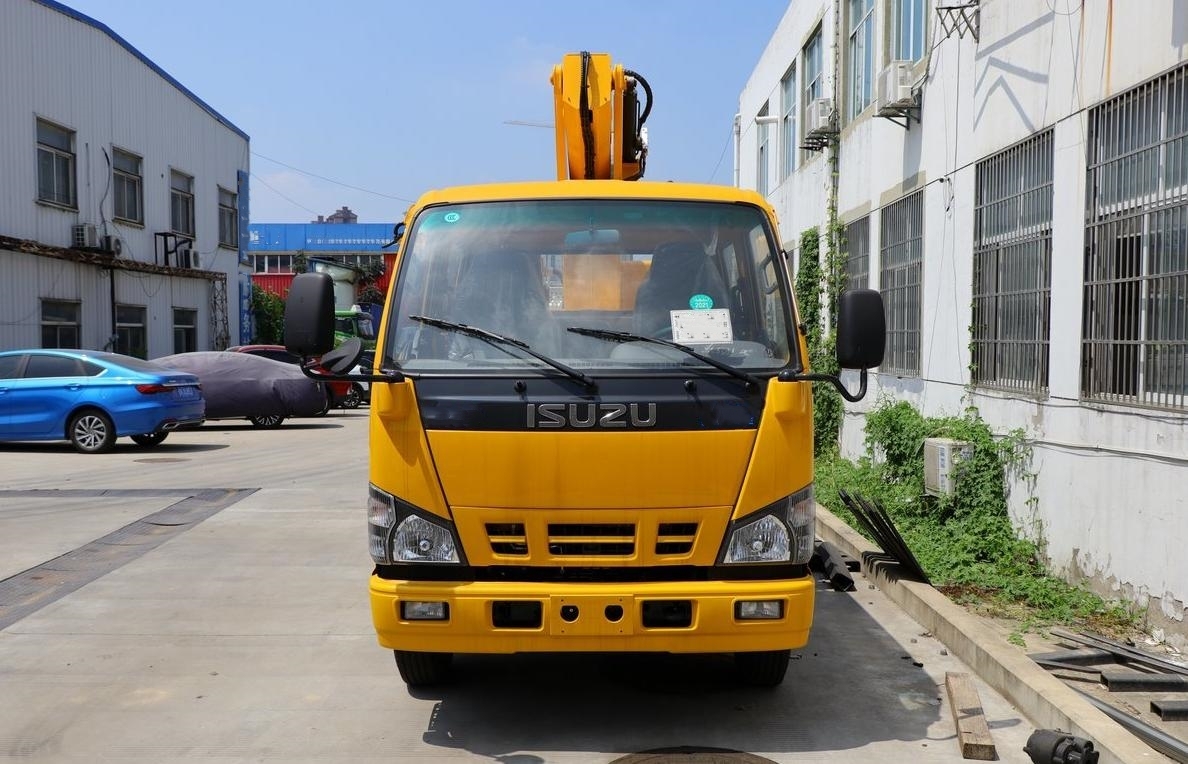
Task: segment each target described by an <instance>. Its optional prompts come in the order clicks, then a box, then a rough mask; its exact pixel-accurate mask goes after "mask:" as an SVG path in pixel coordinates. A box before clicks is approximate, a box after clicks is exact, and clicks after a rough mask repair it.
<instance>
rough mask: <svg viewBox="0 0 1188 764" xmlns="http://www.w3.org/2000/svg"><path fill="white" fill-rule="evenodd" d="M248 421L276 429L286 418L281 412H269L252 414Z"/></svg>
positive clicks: (269, 428) (258, 425) (257, 425)
mask: <svg viewBox="0 0 1188 764" xmlns="http://www.w3.org/2000/svg"><path fill="white" fill-rule="evenodd" d="M248 421H249V422H251V423H252V424H254V425H255V426H256V427H263V428H265V429H267V430H274V429H276V428H277V427H280V426H281V422H283V421H285V418H284V417H283V416H281V415H280V414H269V415H267V416H250V417H248Z"/></svg>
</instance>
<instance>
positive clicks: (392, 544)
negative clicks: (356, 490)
mask: <svg viewBox="0 0 1188 764" xmlns="http://www.w3.org/2000/svg"><path fill="white" fill-rule="evenodd" d="M367 535H368V541H369V544H368V546H369V547H370V550H371V559H373V560H375V562H376V563H378V564H380V565H391V564H397V563H438V564H461V563H462V562H463V557H462V547H461V545H460V544H459V543H458V537H457V535H456V534H455V533H454V527H453V524H451V523H450V522H449V521H448V520H444V519H442V518H439V517H437V516H436V515H431V514H429V513H428V512H425V511H424V510H421V509H419V508H417V507H415V506H413V505H412V504H409V503H408V502H406V501H401V500H400V499H398V498H396V497H395V496H393V495H392V494H390V493H388V492H387V491H383V490H381V489H379V488H377V487H376V486H374V485H372V486H369V487H368V492H367Z"/></svg>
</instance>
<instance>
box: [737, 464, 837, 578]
mask: <svg viewBox="0 0 1188 764" xmlns="http://www.w3.org/2000/svg"><path fill="white" fill-rule="evenodd" d="M816 520H817V509H816V503H815V502H814V500H813V486H812V485H811V484H810V485H808V486H807V487H805V488H803V489H801V490H799V491H797V492H796V493H794V494H792V495H791V496H786V497H784V498H782V499H780V500H779V501H776V502H772V503H771V504H768V505H767V506H766V507H764V508H763V509H761V510H759V511H758V512H755V513H753V514H750V515H747V516H746V517H744V518H742V519H741V520H737V521H735V522H734V523H732V524H731V527H730V531H729V534H728V536H727V538H726V546H725V550H724V551H723V553H722V564H724V565H736V564H748V563H750V564H755V563H769V562H787V563H792V564H795V565H805V564H807V563H808V561H809V559H810V558H811V557H812V556H813V541H814V540H815V534H816Z"/></svg>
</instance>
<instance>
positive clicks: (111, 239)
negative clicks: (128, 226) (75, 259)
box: [99, 234, 124, 257]
mask: <svg viewBox="0 0 1188 764" xmlns="http://www.w3.org/2000/svg"><path fill="white" fill-rule="evenodd" d="M99 249H101V250H103V251H104V252H107V253H108V254H110V255H113V256H114V257H119V256H120V255H121V254H123V252H124V242H122V241H120V239H119V237H118V236H111V235H110V234H109V235H107V236H104V237H102V238H100V239H99Z"/></svg>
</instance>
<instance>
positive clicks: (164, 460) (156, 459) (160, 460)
mask: <svg viewBox="0 0 1188 764" xmlns="http://www.w3.org/2000/svg"><path fill="white" fill-rule="evenodd" d="M132 461H134V462H139V463H140V464H168V463H170V462H188V461H190V460H189V459H183V458H181V457H180V456H153V457H150V458H148V459H133V460H132Z"/></svg>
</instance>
